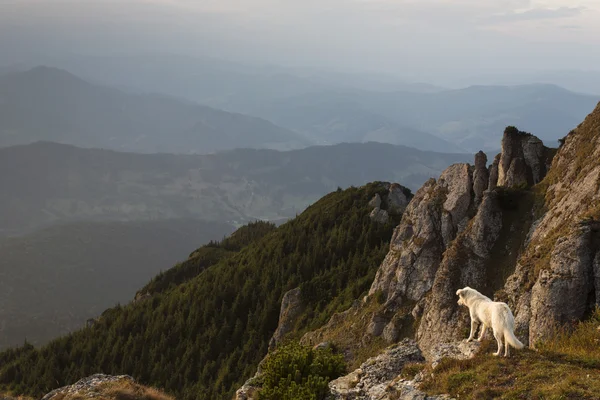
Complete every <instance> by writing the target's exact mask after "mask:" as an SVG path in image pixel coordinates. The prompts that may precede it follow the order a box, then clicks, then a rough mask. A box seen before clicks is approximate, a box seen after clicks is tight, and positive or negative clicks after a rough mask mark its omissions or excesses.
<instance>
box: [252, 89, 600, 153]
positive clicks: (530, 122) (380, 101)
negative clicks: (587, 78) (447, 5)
mask: <svg viewBox="0 0 600 400" xmlns="http://www.w3.org/2000/svg"><path fill="white" fill-rule="evenodd" d="M598 100H600V98H599V97H597V96H590V95H583V94H579V93H574V92H570V91H567V90H565V89H562V88H560V87H557V86H553V85H522V86H472V87H468V88H465V89H459V90H446V91H441V92H435V93H409V92H393V93H374V92H363V93H362V94H361V95H360V96H358V95H356V94H355V93H351V92H335V93H333V92H321V93H315V94H310V95H303V96H297V97H295V98H289V99H286V100H280V101H278V102H276V103H275V102H274V103H272V104H270V105H268V106H264V105H263V106H256V107H255V108H254V109H247V110H246V112H248V113H251V114H255V115H262V116H263V117H265V118H269V119H272V120H274V121H278V123H279V124H281V125H282V126H286V124H287V125H289V126H290V127H293V126H294V124H295V123H297V122H298V121H311V118H310V117H309V116H308V115H313V116H314V118H315V119H318V118H320V117H321V115H322V114H325V113H326V115H327V116H335V115H346V119H347V120H348V121H351V120H352V118H354V117H356V118H357V119H360V120H361V121H363V122H365V121H367V118H362V119H361V118H359V117H358V116H359V115H361V114H363V115H370V116H371V117H372V116H373V115H378V116H380V118H382V119H384V118H385V119H386V120H387V121H391V122H390V124H396V126H398V127H404V129H407V128H410V129H413V130H416V131H420V132H429V133H431V134H434V135H435V136H437V137H439V138H441V139H443V140H445V141H446V142H450V143H452V144H453V145H454V146H457V147H459V148H462V149H466V150H468V151H477V150H480V149H483V150H491V149H494V148H496V147H497V143H498V141H499V140H500V139H501V134H502V132H503V130H504V127H506V126H508V125H517V126H519V127H520V128H521V129H524V130H525V131H529V132H532V133H534V134H536V135H537V136H538V137H540V138H541V139H542V140H544V141H545V142H547V143H549V144H552V143H556V140H557V139H559V138H561V137H563V136H565V135H566V134H567V133H568V132H569V131H570V130H571V129H573V128H574V127H576V126H577V124H578V123H579V122H580V121H581V120H582V119H583V118H584V117H585V116H586V115H587V114H588V113H589V112H590V111H591V110H592V109H593V108H594V107H595V105H596V104H597V102H598ZM313 104H318V105H319V107H318V108H316V107H314V108H313V107H312V105H313ZM332 110H333V111H332ZM344 112H345V114H344ZM300 116H303V119H300V118H301V117H300ZM278 118H279V119H278ZM339 125H340V124H338V125H337V126H339ZM401 129H402V128H398V130H401ZM409 132H410V131H409ZM413 136H415V135H413ZM416 137H417V140H418V139H419V138H420V137H422V138H424V139H423V141H424V142H426V143H432V144H433V143H436V142H434V141H431V140H429V139H428V138H427V136H426V135H421V136H420V137H419V136H416ZM438 144H439V142H438ZM436 150H437V149H436ZM450 151H453V148H450Z"/></svg>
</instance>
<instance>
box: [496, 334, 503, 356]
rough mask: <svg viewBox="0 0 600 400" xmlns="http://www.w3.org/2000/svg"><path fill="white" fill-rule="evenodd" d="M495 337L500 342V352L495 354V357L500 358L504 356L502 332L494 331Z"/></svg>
mask: <svg viewBox="0 0 600 400" xmlns="http://www.w3.org/2000/svg"><path fill="white" fill-rule="evenodd" d="M494 337H495V338H496V341H497V342H498V351H497V352H495V353H494V355H495V356H500V355H502V332H496V331H494Z"/></svg>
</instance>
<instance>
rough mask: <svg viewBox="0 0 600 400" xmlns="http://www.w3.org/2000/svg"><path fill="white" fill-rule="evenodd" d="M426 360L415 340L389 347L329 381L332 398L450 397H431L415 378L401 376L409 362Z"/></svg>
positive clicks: (423, 399)
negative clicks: (421, 389)
mask: <svg viewBox="0 0 600 400" xmlns="http://www.w3.org/2000/svg"><path fill="white" fill-rule="evenodd" d="M423 361H425V359H424V358H423V355H422V354H421V351H420V350H419V348H418V346H417V344H416V342H415V341H413V340H409V339H405V340H403V341H402V342H401V343H399V344H396V345H394V346H391V347H389V348H387V349H386V350H385V351H383V352H382V353H381V354H380V355H378V356H377V357H373V358H370V359H368V360H367V361H365V362H364V363H363V364H361V366H360V367H359V368H358V369H356V370H355V371H353V372H351V373H350V374H348V375H345V376H342V377H340V378H338V379H336V380H334V381H331V382H330V383H329V389H330V391H331V398H332V399H339V400H341V399H343V400H376V399H377V400H392V399H393V400H408V399H414V400H416V399H421V400H434V399H448V398H449V397H448V396H428V395H426V394H425V393H423V392H421V391H420V390H419V389H418V387H417V382H415V380H406V379H402V378H401V377H400V373H401V372H402V368H403V367H404V366H405V365H406V364H408V363H415V362H423Z"/></svg>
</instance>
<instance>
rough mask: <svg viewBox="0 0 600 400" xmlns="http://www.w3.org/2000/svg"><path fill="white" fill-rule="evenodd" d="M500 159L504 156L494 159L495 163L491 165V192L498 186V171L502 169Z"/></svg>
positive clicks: (497, 156)
mask: <svg viewBox="0 0 600 400" xmlns="http://www.w3.org/2000/svg"><path fill="white" fill-rule="evenodd" d="M500 157H502V154H501V153H500V154H497V155H496V157H495V158H494V162H493V163H492V165H490V170H489V171H490V172H489V175H490V180H489V183H488V189H489V190H492V189H495V188H496V187H497V186H498V173H499V172H498V170H499V169H500Z"/></svg>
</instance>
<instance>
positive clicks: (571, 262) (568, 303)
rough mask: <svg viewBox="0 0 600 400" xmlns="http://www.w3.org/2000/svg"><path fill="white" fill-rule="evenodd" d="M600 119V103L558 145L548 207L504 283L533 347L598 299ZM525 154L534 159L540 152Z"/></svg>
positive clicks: (519, 332)
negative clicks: (512, 272)
mask: <svg viewBox="0 0 600 400" xmlns="http://www.w3.org/2000/svg"><path fill="white" fill-rule="evenodd" d="M599 121H600V105H599V107H597V109H596V110H595V111H594V112H593V113H592V114H590V115H589V116H588V117H587V118H586V119H585V121H584V122H583V124H581V125H580V126H579V127H578V128H577V129H575V130H574V131H573V132H572V133H570V134H569V135H568V136H567V138H566V140H565V143H564V145H563V146H561V148H560V149H559V150H558V153H557V154H556V156H555V157H554V159H553V161H552V170H551V172H552V174H551V176H550V177H549V181H548V182H547V186H548V188H547V191H546V193H545V200H546V201H545V209H546V212H545V214H544V215H543V216H542V217H541V218H540V219H539V220H538V221H536V223H535V224H534V228H533V230H532V232H531V234H530V235H529V237H528V240H527V242H526V248H525V251H524V252H523V256H522V258H521V259H520V261H519V263H518V264H517V268H516V270H515V272H514V274H513V275H512V276H511V277H509V279H508V280H507V282H506V285H505V287H504V291H505V292H506V294H507V297H508V301H509V305H510V306H511V307H513V312H514V314H515V322H516V328H517V329H516V332H517V335H519V337H520V338H521V339H522V340H523V339H525V341H528V342H529V345H530V346H535V344H536V342H537V341H538V340H540V339H543V338H544V337H546V336H547V335H548V334H550V333H551V332H552V331H553V330H554V329H555V328H556V327H558V326H560V325H562V324H565V323H567V324H568V323H570V322H572V321H575V320H578V319H580V318H581V317H582V316H584V315H585V314H586V313H587V312H588V311H590V310H591V309H592V308H593V307H594V306H595V305H596V304H597V302H598V294H599V293H600V291H599V284H600V280H599V279H598V276H599V275H600V274H599V273H598V264H599V263H600V261H599V257H600V256H598V251H599V249H600V221H598V217H599V213H600V212H599V209H598V206H597V205H598V204H600V163H599V162H598V160H600V123H599ZM535 146H537V144H536V143H533V147H535ZM526 153H527V154H529V156H528V157H529V158H531V157H532V156H531V154H534V155H539V153H536V152H535V151H526ZM584 155H585V156H584ZM524 157H525V154H524ZM539 169H542V167H541V166H540V167H539ZM532 170H533V171H536V170H537V169H536V168H532ZM594 218H595V219H594Z"/></svg>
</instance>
